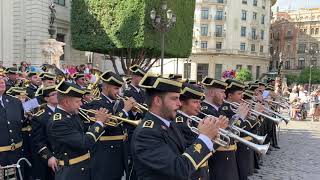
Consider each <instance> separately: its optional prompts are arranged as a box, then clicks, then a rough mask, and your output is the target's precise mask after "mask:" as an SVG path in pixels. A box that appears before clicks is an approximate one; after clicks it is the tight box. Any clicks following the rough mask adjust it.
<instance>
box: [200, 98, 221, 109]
mask: <svg viewBox="0 0 320 180" xmlns="http://www.w3.org/2000/svg"><path fill="white" fill-rule="evenodd" d="M203 102H205V103H207V104H209V105H210V106H212V107H213V108H214V109H215V110H217V111H219V107H218V106H216V105H214V104H211V103H209V102H208V101H206V100H204V101H203Z"/></svg>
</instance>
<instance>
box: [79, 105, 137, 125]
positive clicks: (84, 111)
mask: <svg viewBox="0 0 320 180" xmlns="http://www.w3.org/2000/svg"><path fill="white" fill-rule="evenodd" d="M87 113H91V114H97V110H94V109H83V108H80V109H79V114H80V115H81V116H82V117H83V118H85V119H86V120H88V121H92V122H96V119H95V118H94V117H91V116H89V115H88V114H87ZM119 121H120V122H119ZM121 122H125V123H128V124H131V125H134V126H138V125H139V124H140V123H141V120H137V121H134V120H130V119H126V118H122V117H119V116H114V115H112V116H111V119H110V121H109V122H105V123H104V124H105V125H107V126H113V127H116V126H118V125H119V124H120V123H121Z"/></svg>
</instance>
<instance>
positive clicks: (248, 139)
mask: <svg viewBox="0 0 320 180" xmlns="http://www.w3.org/2000/svg"><path fill="white" fill-rule="evenodd" d="M243 139H245V140H247V141H252V137H251V136H246V137H243Z"/></svg>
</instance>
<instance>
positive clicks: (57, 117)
mask: <svg viewBox="0 0 320 180" xmlns="http://www.w3.org/2000/svg"><path fill="white" fill-rule="evenodd" d="M61 117H62V115H61V113H55V114H54V115H53V120H54V121H57V120H60V119H61Z"/></svg>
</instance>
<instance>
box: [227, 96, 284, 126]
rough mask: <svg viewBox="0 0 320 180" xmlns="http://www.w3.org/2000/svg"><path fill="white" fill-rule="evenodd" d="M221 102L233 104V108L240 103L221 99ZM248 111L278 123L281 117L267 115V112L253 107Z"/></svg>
mask: <svg viewBox="0 0 320 180" xmlns="http://www.w3.org/2000/svg"><path fill="white" fill-rule="evenodd" d="M223 102H225V103H228V104H230V105H231V106H233V107H234V108H238V107H239V106H240V104H239V103H236V102H229V101H226V100H223ZM249 112H250V113H251V114H253V115H255V116H263V117H265V118H267V119H270V120H271V121H273V122H275V123H276V124H279V123H280V121H281V120H282V119H279V118H274V117H272V116H269V115H267V114H264V113H261V112H258V111H256V110H254V109H250V110H249Z"/></svg>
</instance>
